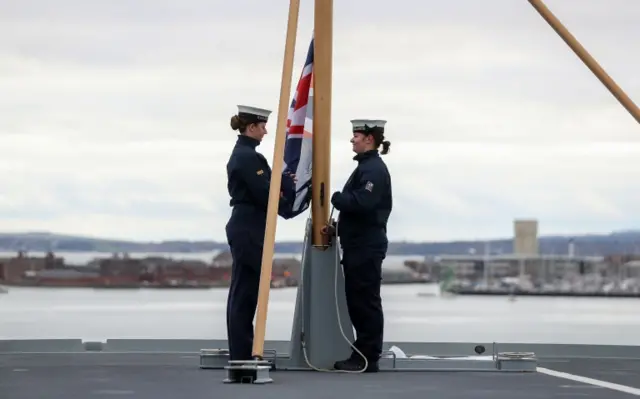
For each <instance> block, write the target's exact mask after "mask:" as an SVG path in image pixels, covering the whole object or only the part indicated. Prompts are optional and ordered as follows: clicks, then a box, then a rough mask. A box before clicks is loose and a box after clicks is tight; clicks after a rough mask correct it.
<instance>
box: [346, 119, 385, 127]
mask: <svg viewBox="0 0 640 399" xmlns="http://www.w3.org/2000/svg"><path fill="white" fill-rule="evenodd" d="M351 124H352V125H353V128H354V129H361V128H364V127H365V125H366V126H369V127H370V128H374V127H379V128H382V129H384V126H385V125H386V124H387V121H385V120H382V119H353V120H352V121H351Z"/></svg>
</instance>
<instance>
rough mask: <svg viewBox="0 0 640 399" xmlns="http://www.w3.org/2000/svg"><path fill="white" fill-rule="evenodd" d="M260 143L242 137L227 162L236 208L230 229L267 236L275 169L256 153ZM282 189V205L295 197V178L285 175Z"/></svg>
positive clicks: (230, 191) (229, 184) (234, 206)
mask: <svg viewBox="0 0 640 399" xmlns="http://www.w3.org/2000/svg"><path fill="white" fill-rule="evenodd" d="M259 144H260V142H259V141H258V140H255V139H252V138H251V137H247V136H243V135H239V136H238V141H236V145H235V147H233V151H232V152H231V157H230V158H229V162H228V163H227V178H228V183H227V189H228V190H229V195H230V196H231V201H230V202H229V205H231V206H232V207H233V212H232V214H231V218H230V219H229V223H228V224H227V229H228V230H247V229H250V230H255V231H256V232H258V233H262V234H264V229H265V224H266V219H267V206H268V204H269V185H270V182H271V167H270V166H269V163H268V162H267V160H266V158H265V157H264V155H262V154H260V153H259V152H257V151H256V147H257V146H258V145H259ZM281 187H282V188H281V190H282V191H283V193H284V195H283V196H282V197H281V198H280V204H279V206H282V205H283V203H284V202H285V201H286V199H287V198H291V197H292V195H295V184H294V183H293V179H291V178H289V177H287V176H283V177H282V184H281Z"/></svg>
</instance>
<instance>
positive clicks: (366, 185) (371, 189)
mask: <svg viewBox="0 0 640 399" xmlns="http://www.w3.org/2000/svg"><path fill="white" fill-rule="evenodd" d="M364 189H365V190H367V191H368V192H373V183H372V182H370V181H368V182H367V184H365V185H364Z"/></svg>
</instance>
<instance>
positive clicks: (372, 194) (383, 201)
mask: <svg viewBox="0 0 640 399" xmlns="http://www.w3.org/2000/svg"><path fill="white" fill-rule="evenodd" d="M353 159H354V160H356V161H358V166H357V167H356V169H355V170H354V171H353V174H352V175H351V177H350V178H349V180H347V183H346V184H345V186H344V188H343V189H342V192H336V193H334V194H333V196H332V197H331V203H332V204H333V206H335V208H336V209H337V210H339V211H340V216H339V218H338V235H339V237H340V243H341V245H342V247H343V248H356V247H369V248H378V249H381V250H384V251H386V250H387V246H388V243H389V242H388V240H387V221H388V220H389V215H390V214H391V209H392V207H393V198H392V197H393V196H392V193H391V175H390V174H389V170H388V169H387V165H385V163H384V161H383V160H382V158H381V157H380V155H379V154H378V151H377V150H372V151H368V152H365V153H362V154H358V155H356V156H355V157H354V158H353Z"/></svg>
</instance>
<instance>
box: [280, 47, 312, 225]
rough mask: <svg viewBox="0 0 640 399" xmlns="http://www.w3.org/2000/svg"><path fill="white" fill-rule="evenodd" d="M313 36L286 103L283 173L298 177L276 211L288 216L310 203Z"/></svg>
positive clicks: (294, 214) (292, 215)
mask: <svg viewBox="0 0 640 399" xmlns="http://www.w3.org/2000/svg"><path fill="white" fill-rule="evenodd" d="M313 43H314V41H313V37H312V38H311V44H310V45H309V51H308V52H307V59H306V61H305V63H304V68H303V69H302V73H301V75H300V80H299V81H298V86H297V87H296V92H295V94H294V96H293V100H292V101H291V107H289V115H288V117H287V139H286V142H285V147H284V169H283V171H282V173H283V174H285V173H293V174H295V175H296V177H297V178H298V182H297V184H296V193H295V198H294V199H291V200H290V201H288V205H287V206H284V207H281V208H280V211H279V214H280V216H282V217H283V218H285V219H291V218H293V217H296V216H298V215H299V214H301V213H302V212H304V211H305V210H306V209H307V208H309V205H310V203H311V166H312V145H313Z"/></svg>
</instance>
